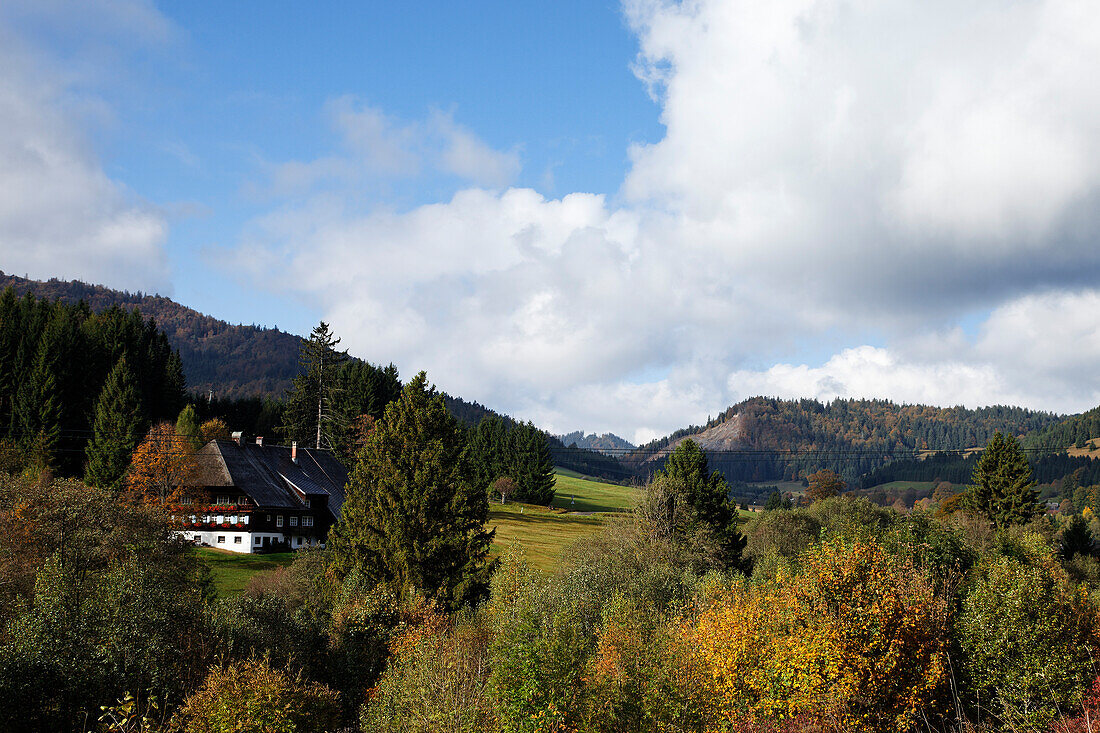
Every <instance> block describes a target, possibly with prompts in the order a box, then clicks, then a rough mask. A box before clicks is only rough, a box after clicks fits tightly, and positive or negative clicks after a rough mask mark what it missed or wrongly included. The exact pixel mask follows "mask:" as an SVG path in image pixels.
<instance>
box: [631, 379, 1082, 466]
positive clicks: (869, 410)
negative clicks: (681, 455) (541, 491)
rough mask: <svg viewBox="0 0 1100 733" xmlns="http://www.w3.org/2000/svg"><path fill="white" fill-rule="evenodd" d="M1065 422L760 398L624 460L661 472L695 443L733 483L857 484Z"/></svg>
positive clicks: (1022, 414) (988, 410) (997, 409)
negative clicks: (831, 474)
mask: <svg viewBox="0 0 1100 733" xmlns="http://www.w3.org/2000/svg"><path fill="white" fill-rule="evenodd" d="M1062 421H1063V418H1062V417H1061V416H1058V415H1055V414H1053V413H1049V412H1037V411H1034V410H1028V409H1025V408H1022V407H1008V406H994V407H983V408H978V409H973V410H971V409H967V408H964V407H946V408H945V407H932V406H928V405H899V404H897V403H894V402H891V401H890V400H855V399H837V400H833V401H832V402H829V403H822V402H819V401H817V400H812V399H802V400H780V399H776V398H770V397H753V398H751V399H747V400H744V401H743V402H740V403H738V404H736V405H733V406H731V407H729V408H728V409H726V410H725V411H724V412H723V413H722V414H721V415H719V416H718V417H717V418H714V419H712V420H710V421H709V422H708V423H707V424H706V425H703V426H691V427H688V428H684V429H682V430H678V431H676V432H675V433H672V434H671V435H669V436H668V437H666V438H661V439H659V440H655V441H652V442H650V443H648V444H646V445H644V446H641V447H639V448H638V449H637V450H635V451H632V452H630V453H628V454H627V455H625V456H623V457H622V461H623V463H624V464H625V465H626V466H628V467H630V468H631V469H632V470H634V471H636V472H637V473H638V474H639V475H641V476H643V477H644V476H646V475H649V474H651V473H653V471H655V470H657V469H658V468H660V466H661V465H662V464H663V463H664V460H665V458H666V457H667V456H668V454H669V453H670V452H671V451H672V450H673V449H675V447H676V445H678V444H679V443H680V442H681V441H683V440H685V439H687V438H691V439H692V440H694V441H695V442H696V443H698V444H699V445H700V447H702V448H703V449H704V450H705V451H707V453H708V455H709V456H710V464H711V466H712V467H713V468H716V469H718V470H721V471H722V473H723V474H725V476H726V478H727V479H728V480H730V481H773V480H783V479H796V478H799V477H802V476H806V475H807V474H809V473H812V472H813V471H816V470H818V469H819V468H831V469H833V470H835V471H837V472H838V473H840V474H842V475H843V476H845V478H846V479H848V480H849V481H852V480H854V479H856V478H858V477H859V476H860V475H861V474H863V473H866V472H868V471H871V470H874V469H875V468H878V467H879V466H882V465H884V464H886V463H887V462H889V461H890V460H893V459H896V458H903V457H909V456H912V455H913V454H915V453H917V452H920V451H928V450H951V449H958V448H968V447H974V446H981V445H985V443H986V442H987V441H988V440H989V438H990V437H992V435H993V433H994V432H995V431H997V430H1000V431H1002V432H1006V433H1011V434H1012V435H1015V436H1017V437H1024V436H1026V435H1028V434H1029V433H1032V432H1034V431H1041V430H1044V429H1047V428H1050V427H1051V426H1054V425H1057V424H1060V423H1061V422H1062Z"/></svg>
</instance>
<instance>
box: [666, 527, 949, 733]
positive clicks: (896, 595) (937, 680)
mask: <svg viewBox="0 0 1100 733" xmlns="http://www.w3.org/2000/svg"><path fill="white" fill-rule="evenodd" d="M801 562H802V568H801V571H800V572H798V573H797V574H795V575H784V574H781V575H780V576H779V577H777V578H776V579H775V582H774V583H770V584H768V585H766V586H748V587H744V588H734V589H732V590H730V591H729V593H728V595H726V596H725V597H724V598H720V599H719V600H718V601H716V602H715V603H714V604H713V605H712V606H711V607H710V608H709V609H707V610H706V611H704V612H703V613H702V614H701V615H700V617H699V619H698V620H697V622H696V623H695V624H694V626H693V627H692V628H689V629H688V630H687V633H688V634H689V635H690V639H691V642H692V643H693V646H694V649H695V654H696V655H698V656H699V657H700V659H701V660H702V662H703V663H704V664H706V665H707V666H708V667H709V669H710V670H711V675H712V677H713V680H714V684H715V685H716V686H717V689H718V697H719V700H720V708H721V714H722V716H723V717H724V718H725V719H726V720H727V721H728V722H729V723H730V724H733V723H735V722H737V721H742V720H744V717H745V715H746V714H751V715H754V716H758V717H761V718H763V719H776V720H782V719H790V718H795V717H799V716H802V717H805V716H812V717H820V718H822V719H829V720H831V721H835V724H836V725H837V726H839V727H841V728H842V729H844V730H853V731H894V730H907V729H911V728H913V727H914V726H915V725H916V723H917V721H918V719H920V717H921V714H922V713H928V712H933V713H934V712H935V711H936V709H937V707H938V704H939V702H940V699H941V697H940V696H941V693H942V692H943V688H944V685H945V684H946V682H947V677H948V669H947V658H946V647H947V640H948V605H947V604H946V603H945V601H944V599H943V598H941V597H939V596H937V595H936V594H935V593H934V592H933V589H932V587H931V586H930V584H929V583H927V582H926V581H925V580H924V579H923V578H921V577H920V575H919V573H917V572H915V570H914V569H913V568H912V567H909V566H907V565H904V564H902V563H900V562H899V561H897V560H896V559H895V558H893V557H891V556H889V555H888V554H887V553H886V552H885V551H884V550H883V548H882V547H881V546H880V545H878V544H877V543H875V542H871V541H860V542H854V543H841V542H836V541H833V542H827V543H823V544H821V545H817V546H815V547H813V548H811V549H810V550H808V551H807V552H806V553H805V554H804V555H803V556H802V558H801Z"/></svg>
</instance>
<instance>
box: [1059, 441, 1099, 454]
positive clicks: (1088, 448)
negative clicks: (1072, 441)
mask: <svg viewBox="0 0 1100 733" xmlns="http://www.w3.org/2000/svg"><path fill="white" fill-rule="evenodd" d="M1097 443H1100V439H1098V438H1092V439H1090V440H1086V441H1085V447H1084V448H1075V447H1073V446H1072V445H1071V446H1070V447H1069V448H1066V453H1068V454H1069V455H1071V456H1084V457H1085V458H1100V446H1098V445H1097Z"/></svg>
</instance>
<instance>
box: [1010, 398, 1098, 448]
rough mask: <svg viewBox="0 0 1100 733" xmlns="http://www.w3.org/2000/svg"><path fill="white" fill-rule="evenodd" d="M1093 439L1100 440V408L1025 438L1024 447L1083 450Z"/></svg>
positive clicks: (1066, 419) (1074, 416)
mask: <svg viewBox="0 0 1100 733" xmlns="http://www.w3.org/2000/svg"><path fill="white" fill-rule="evenodd" d="M1091 438H1100V407H1094V408H1092V409H1091V410H1089V411H1088V412H1082V413H1081V414H1080V415H1071V416H1069V417H1067V418H1065V419H1063V420H1059V421H1057V422H1055V423H1054V424H1052V425H1048V426H1046V427H1044V428H1043V429H1042V430H1037V431H1036V432H1034V433H1032V434H1031V435H1028V436H1026V437H1025V438H1024V440H1023V444H1024V447H1026V448H1030V449H1033V450H1064V449H1066V448H1070V447H1076V448H1078V449H1082V448H1084V447H1085V443H1086V442H1087V441H1088V440H1090V439H1091Z"/></svg>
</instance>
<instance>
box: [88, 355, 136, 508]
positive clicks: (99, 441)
mask: <svg viewBox="0 0 1100 733" xmlns="http://www.w3.org/2000/svg"><path fill="white" fill-rule="evenodd" d="M144 423H145V418H144V415H143V410H142V407H141V403H140V401H139V399H138V392H137V389H136V388H135V386H134V377H133V374H132V373H131V372H130V367H129V365H128V364H127V363H126V358H125V357H123V358H121V359H119V361H118V363H117V364H116V365H115V367H114V369H112V370H111V373H110V375H108V377H107V383H106V384H105V385H104V387H103V391H102V392H101V393H100V395H99V400H98V401H97V402H96V409H95V422H94V423H93V426H92V431H93V432H92V441H91V442H90V443H89V444H88V449H87V452H86V456H87V458H88V465H87V468H86V470H85V472H84V480H85V481H86V482H87V483H89V484H91V485H92V486H99V487H101V488H111V489H119V488H121V486H122V479H123V476H124V475H125V474H126V468H127V467H128V466H129V465H130V456H131V454H133V452H134V448H135V447H136V446H137V444H138V440H140V439H141V435H142V432H143V428H144Z"/></svg>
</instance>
